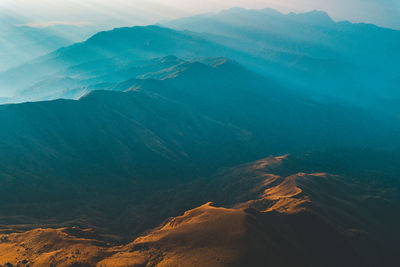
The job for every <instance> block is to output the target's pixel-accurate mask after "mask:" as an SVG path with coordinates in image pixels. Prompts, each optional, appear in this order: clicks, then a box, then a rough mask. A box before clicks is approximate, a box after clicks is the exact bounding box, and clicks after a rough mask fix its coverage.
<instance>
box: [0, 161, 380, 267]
mask: <svg viewBox="0 0 400 267" xmlns="http://www.w3.org/2000/svg"><path fill="white" fill-rule="evenodd" d="M284 160H287V156H284V157H269V158H267V159H263V160H260V161H257V162H254V163H251V164H246V165H242V166H239V167H236V168H232V169H230V170H228V171H226V172H224V174H223V175H224V176H225V177H222V179H223V178H226V179H227V180H231V179H232V177H236V178H235V182H236V183H238V182H239V183H240V180H241V179H244V181H245V183H251V184H252V186H251V189H250V191H251V192H250V193H256V195H257V196H258V197H257V198H255V199H253V200H250V201H245V202H243V203H237V204H236V205H234V206H233V207H230V208H224V207H216V206H214V204H212V203H207V204H204V205H202V206H200V207H197V208H194V209H192V210H189V211H186V212H185V213H184V214H183V215H181V216H178V217H174V218H170V219H168V220H167V221H166V222H165V223H163V224H161V225H160V226H159V227H158V228H156V229H153V230H151V231H149V232H147V233H144V234H142V235H141V236H139V237H138V238H136V239H135V240H134V241H133V242H131V243H129V244H126V245H121V246H116V245H111V244H106V243H104V242H102V241H98V240H96V239H97V238H96V235H95V234H94V233H93V232H92V231H90V230H80V229H77V228H60V229H35V230H31V231H27V232H23V233H11V234H2V235H1V236H0V240H1V242H0V266H27V265H28V264H29V266H121V267H122V266H210V267H212V266H294V265H296V266H381V265H380V264H379V262H377V257H376V254H377V253H378V252H377V251H378V246H376V245H375V244H374V243H373V242H372V241H371V239H370V237H369V236H368V234H367V233H365V232H364V230H363V229H345V228H344V226H345V225H346V224H347V223H348V221H350V220H348V219H347V217H346V216H347V215H345V214H346V212H349V211H346V208H348V209H350V212H352V211H355V210H352V209H353V206H352V205H353V204H352V203H350V202H349V203H348V204H346V208H342V207H340V206H337V205H335V202H332V201H333V200H332V199H330V198H329V196H332V197H333V198H338V199H339V200H340V202H345V201H343V199H347V200H346V201H349V200H348V199H351V197H352V196H347V195H345V192H347V191H346V190H347V189H346V188H345V187H346V185H343V184H341V182H340V181H341V180H340V179H339V177H338V176H333V175H329V174H325V173H315V174H306V173H296V174H292V175H289V176H285V175H282V173H283V172H282V161H284ZM335 186H336V187H343V188H342V189H339V190H337V191H336V192H335V191H333V192H332V191H330V190H331V189H330V188H335ZM246 190H247V189H246ZM242 193H243V194H248V193H249V192H242ZM335 194H336V195H335ZM332 204H333V205H334V206H335V209H338V211H337V210H335V211H330V209H329V207H328V206H329V205H332ZM321 210H324V211H321ZM335 212H337V213H335ZM325 213H326V214H325ZM337 214H340V216H342V218H340V216H337ZM331 216H334V217H335V218H339V219H338V220H343V224H342V225H341V226H340V227H338V226H337V225H335V224H334V223H333V219H331ZM332 218H333V217H332ZM368 254H370V255H368ZM377 263H378V265H376V264H377ZM7 264H8V265H7ZM321 264H322V265H321ZM360 264H361V265H360Z"/></svg>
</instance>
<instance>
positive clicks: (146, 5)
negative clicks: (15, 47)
mask: <svg viewBox="0 0 400 267" xmlns="http://www.w3.org/2000/svg"><path fill="white" fill-rule="evenodd" d="M235 6H237V7H243V8H251V9H259V8H267V7H269V8H275V9H278V10H279V11H281V12H285V13H287V12H292V11H293V12H303V11H311V10H315V9H317V10H323V11H326V12H328V13H329V14H330V15H331V16H332V17H333V18H334V19H336V20H350V21H352V22H367V23H373V24H377V25H379V26H384V27H390V28H395V29H400V0H229V1H228V0H218V1H216V0H200V1H199V0H0V14H8V15H18V16H20V17H23V22H24V24H29V25H32V26H36V27H44V26H49V25H55V24H72V25H99V26H105V27H117V26H129V25H147V24H154V23H156V22H158V21H160V20H168V19H173V18H179V17H184V16H190V15H194V14H199V13H204V12H215V11H219V10H222V9H227V8H231V7H235Z"/></svg>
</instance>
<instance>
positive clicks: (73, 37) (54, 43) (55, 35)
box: [0, 14, 96, 71]
mask: <svg viewBox="0 0 400 267" xmlns="http://www.w3.org/2000/svg"><path fill="white" fill-rule="evenodd" d="M0 28H1V31H0V71H5V70H7V69H10V68H12V67H16V66H18V65H21V64H23V63H26V62H27V61H31V60H33V59H35V58H37V57H39V56H43V55H45V54H48V53H50V52H52V51H54V50H56V49H58V48H61V47H63V46H67V45H71V44H73V43H75V42H78V41H82V40H85V39H87V38H88V37H89V36H90V35H92V34H94V33H95V32H96V27H94V26H68V25H55V26H48V27H40V28H36V27H32V26H29V25H24V24H23V22H22V21H21V19H18V18H14V17H10V16H6V15H4V14H1V18H0Z"/></svg>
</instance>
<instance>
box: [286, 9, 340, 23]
mask: <svg viewBox="0 0 400 267" xmlns="http://www.w3.org/2000/svg"><path fill="white" fill-rule="evenodd" d="M288 16H289V17H292V18H293V19H295V20H297V21H300V22H302V23H307V24H312V25H330V24H333V23H335V21H334V20H333V19H332V18H331V17H330V16H329V14H328V13H326V12H325V11H320V10H313V11H310V12H305V13H293V12H292V13H289V14H288Z"/></svg>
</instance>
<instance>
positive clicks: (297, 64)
mask: <svg viewBox="0 0 400 267" xmlns="http://www.w3.org/2000/svg"><path fill="white" fill-rule="evenodd" d="M163 25H164V26H167V27H171V28H174V29H177V30H187V31H191V32H197V33H198V34H199V36H201V37H203V38H206V39H208V40H211V41H214V42H217V43H219V44H221V45H224V46H227V47H229V48H232V49H235V50H238V51H242V52H245V53H247V54H249V55H253V56H255V57H259V58H260V59H263V60H264V62H265V63H264V64H263V65H261V67H260V71H262V72H264V73H266V74H267V75H270V76H274V77H277V78H279V79H280V80H281V81H283V82H284V83H285V84H291V85H292V87H301V88H302V90H303V91H304V90H310V89H312V94H314V95H315V94H321V93H322V94H328V95H330V96H335V97H341V98H343V100H349V99H351V100H352V101H353V102H358V103H364V104H366V103H368V104H372V103H373V102H374V101H375V100H376V98H383V99H385V100H388V99H390V98H391V97H393V95H395V94H396V91H397V90H395V88H393V87H391V86H390V85H388V86H387V85H386V83H387V82H389V81H391V80H392V79H393V77H395V76H398V74H397V73H398V71H397V69H398V61H399V59H400V51H399V49H398V46H399V45H400V31H395V30H391V29H385V28H379V27H377V26H374V25H368V24H353V23H350V22H346V21H343V22H334V21H333V20H332V19H331V18H330V17H329V16H328V15H327V14H326V13H324V12H320V11H313V12H309V13H301V14H295V13H290V14H288V15H286V14H281V13H279V12H277V11H275V10H272V9H263V10H246V9H240V8H234V9H230V10H226V11H222V12H220V13H217V14H204V15H198V16H194V17H188V18H183V19H178V20H175V21H171V22H168V23H165V24H163ZM272 63H274V64H275V65H274V64H272Z"/></svg>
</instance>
